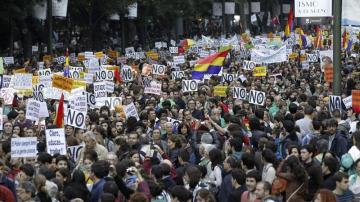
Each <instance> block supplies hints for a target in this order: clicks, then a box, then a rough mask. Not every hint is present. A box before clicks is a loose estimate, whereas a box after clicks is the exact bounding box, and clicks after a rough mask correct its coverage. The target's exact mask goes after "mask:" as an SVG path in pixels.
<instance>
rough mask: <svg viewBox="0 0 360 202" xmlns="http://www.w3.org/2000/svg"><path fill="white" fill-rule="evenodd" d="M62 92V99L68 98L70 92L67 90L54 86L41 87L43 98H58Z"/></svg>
mask: <svg viewBox="0 0 360 202" xmlns="http://www.w3.org/2000/svg"><path fill="white" fill-rule="evenodd" d="M62 93H63V94H64V100H69V96H70V94H69V93H68V92H67V91H63V90H61V89H59V88H55V87H50V88H43V96H44V99H54V100H60V98H61V94H62Z"/></svg>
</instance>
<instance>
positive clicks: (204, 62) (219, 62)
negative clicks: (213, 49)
mask: <svg viewBox="0 0 360 202" xmlns="http://www.w3.org/2000/svg"><path fill="white" fill-rule="evenodd" d="M230 50H231V47H230V46H228V47H225V48H223V49H222V50H220V52H218V53H215V54H212V55H210V56H208V57H206V58H203V59H200V60H198V61H197V62H196V64H195V67H194V69H193V71H192V79H197V80H201V79H202V78H203V77H204V75H205V74H218V73H219V72H220V71H221V67H222V66H223V65H224V61H225V58H226V56H227V54H228V53H229V52H230Z"/></svg>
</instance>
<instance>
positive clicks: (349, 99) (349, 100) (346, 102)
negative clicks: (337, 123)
mask: <svg viewBox="0 0 360 202" xmlns="http://www.w3.org/2000/svg"><path fill="white" fill-rule="evenodd" d="M342 101H343V103H344V105H345V107H346V109H350V108H351V107H352V96H351V95H350V96H348V97H346V98H344V99H343V100H342Z"/></svg>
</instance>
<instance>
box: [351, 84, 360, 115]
mask: <svg viewBox="0 0 360 202" xmlns="http://www.w3.org/2000/svg"><path fill="white" fill-rule="evenodd" d="M351 95H352V104H351V105H352V109H353V111H354V112H355V113H360V90H352V91H351Z"/></svg>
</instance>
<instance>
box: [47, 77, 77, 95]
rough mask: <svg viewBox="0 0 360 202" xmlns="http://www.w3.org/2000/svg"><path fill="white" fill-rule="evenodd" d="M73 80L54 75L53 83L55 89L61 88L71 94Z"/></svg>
mask: <svg viewBox="0 0 360 202" xmlns="http://www.w3.org/2000/svg"><path fill="white" fill-rule="evenodd" d="M73 82H74V81H73V80H72V79H69V78H66V77H64V76H60V75H57V74H54V75H53V81H52V86H53V87H55V88H60V89H63V90H66V91H68V92H71V89H72V86H73Z"/></svg>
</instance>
